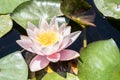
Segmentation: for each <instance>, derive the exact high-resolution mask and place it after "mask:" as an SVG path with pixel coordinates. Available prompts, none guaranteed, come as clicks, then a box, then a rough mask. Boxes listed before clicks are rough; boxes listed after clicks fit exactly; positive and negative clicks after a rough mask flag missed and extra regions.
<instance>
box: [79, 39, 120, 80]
mask: <svg viewBox="0 0 120 80" xmlns="http://www.w3.org/2000/svg"><path fill="white" fill-rule="evenodd" d="M80 54H81V56H80V59H81V61H82V62H80V61H79V66H78V67H79V75H78V76H79V78H80V80H119V79H120V73H118V72H119V71H120V66H118V67H117V65H118V64H120V53H119V49H118V47H117V46H116V44H115V42H114V40H113V39H110V40H103V41H98V42H93V43H91V44H89V45H88V47H87V48H85V49H83V50H81V52H80ZM116 68H117V71H118V70H119V71H118V72H116ZM115 74H117V75H115ZM118 75H119V76H118ZM116 76H117V79H115V78H116Z"/></svg>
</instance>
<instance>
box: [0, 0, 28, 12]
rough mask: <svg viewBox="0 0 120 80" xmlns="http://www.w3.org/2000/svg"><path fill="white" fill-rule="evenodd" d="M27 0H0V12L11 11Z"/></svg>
mask: <svg viewBox="0 0 120 80" xmlns="http://www.w3.org/2000/svg"><path fill="white" fill-rule="evenodd" d="M25 1H29V0H0V14H8V13H11V12H12V11H13V10H14V9H15V8H16V7H17V6H18V5H20V4H21V3H23V2H25Z"/></svg>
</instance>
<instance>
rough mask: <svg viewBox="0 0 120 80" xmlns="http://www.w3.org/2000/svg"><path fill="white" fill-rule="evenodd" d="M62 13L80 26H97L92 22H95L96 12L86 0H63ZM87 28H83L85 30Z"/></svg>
mask: <svg viewBox="0 0 120 80" xmlns="http://www.w3.org/2000/svg"><path fill="white" fill-rule="evenodd" d="M60 8H61V11H62V12H63V13H64V15H65V16H66V17H68V18H69V19H71V20H73V21H75V22H76V23H78V24H79V25H85V26H86V25H90V26H95V25H94V24H93V23H92V22H93V21H94V17H95V15H94V11H93V10H92V9H91V8H92V7H91V5H89V4H88V3H87V2H86V1H84V0H63V1H62V3H61V7H60ZM85 26H81V27H82V28H85Z"/></svg>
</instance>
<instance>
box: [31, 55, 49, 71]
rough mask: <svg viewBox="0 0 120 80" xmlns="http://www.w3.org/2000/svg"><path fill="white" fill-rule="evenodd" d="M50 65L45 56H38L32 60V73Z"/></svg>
mask: <svg viewBox="0 0 120 80" xmlns="http://www.w3.org/2000/svg"><path fill="white" fill-rule="evenodd" d="M48 64H49V61H48V60H47V59H46V57H45V56H40V55H37V56H35V57H34V58H33V59H32V61H31V62H30V65H29V66H30V70H31V71H32V72H35V71H38V70H41V69H43V68H45V67H46V66H47V65H48Z"/></svg>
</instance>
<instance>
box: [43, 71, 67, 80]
mask: <svg viewBox="0 0 120 80" xmlns="http://www.w3.org/2000/svg"><path fill="white" fill-rule="evenodd" d="M42 80H66V79H65V78H63V77H62V76H60V75H59V74H57V73H55V72H52V73H47V74H46V75H45V76H44V77H43V78H42Z"/></svg>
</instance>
